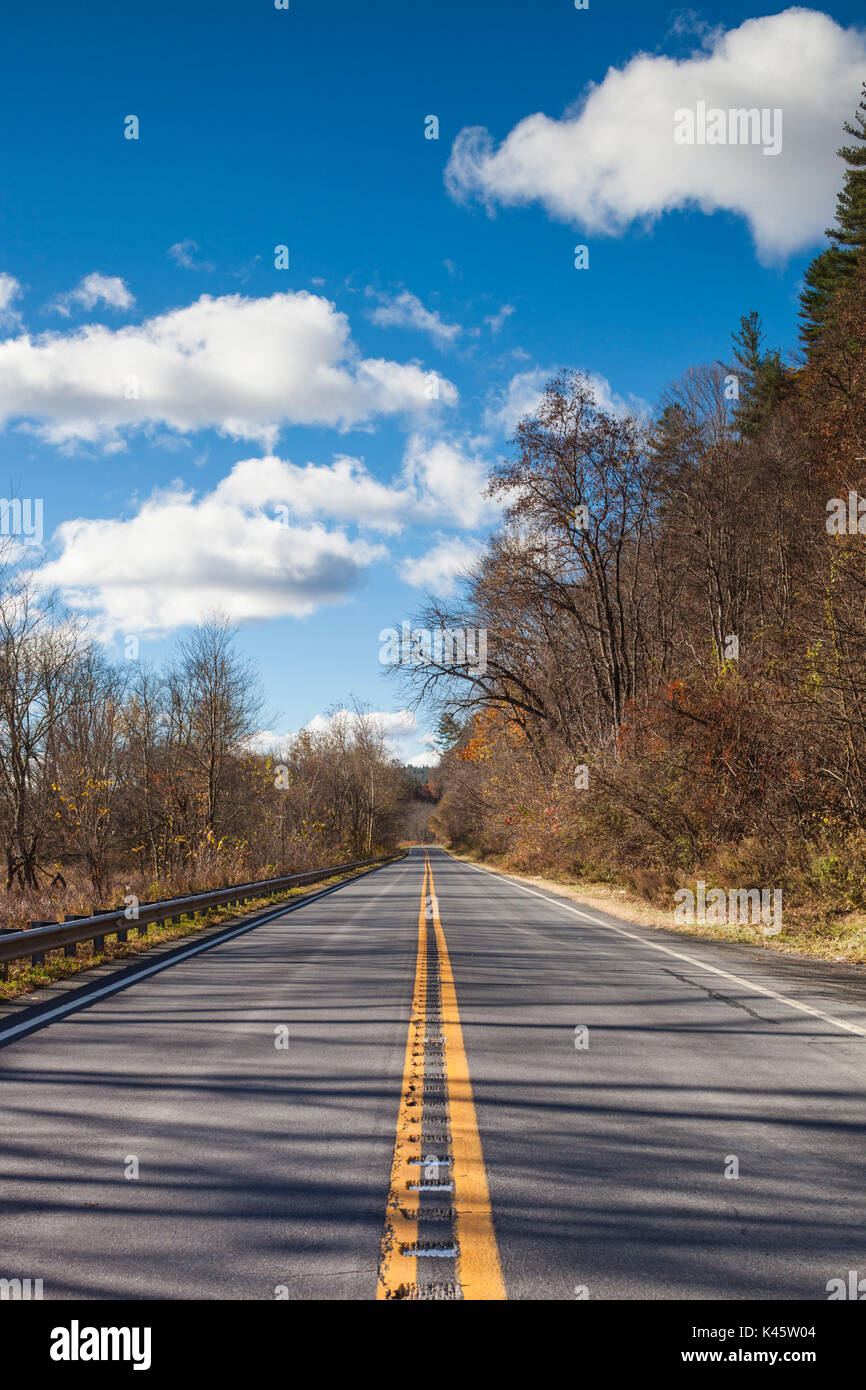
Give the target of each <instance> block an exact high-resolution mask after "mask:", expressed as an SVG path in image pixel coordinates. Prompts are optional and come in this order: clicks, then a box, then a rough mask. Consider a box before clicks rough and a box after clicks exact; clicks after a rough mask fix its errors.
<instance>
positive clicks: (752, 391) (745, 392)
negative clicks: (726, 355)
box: [732, 309, 788, 436]
mask: <svg viewBox="0 0 866 1390" xmlns="http://www.w3.org/2000/svg"><path fill="white" fill-rule="evenodd" d="M732 336H733V342H734V359H735V361H736V369H735V375H736V377H737V383H738V389H739V393H740V394H739V399H738V401H737V406H736V423H737V429H738V431H739V433H740V434H741V435H746V436H751V435H753V434H755V432H756V431H757V429H758V428H759V426H760V425H761V423H762V421H763V420H765V419H766V417H767V416H768V415H770V414H771V413H772V411H774V410H775V408H776V406H777V405H778V404H779V401H780V400H781V398H782V396H783V395H784V392H785V388H786V385H787V382H788V375H787V373H786V371H785V368H784V367H783V365H782V359H781V357H780V356H779V351H778V349H777V348H773V349H772V350H768V351H765V350H764V348H763V341H764V330H763V328H762V327H761V319H760V316H759V314H758V312H757V310H756V309H753V310H752V312H751V313H750V314H744V315H743V317H742V318H741V319H740V331H739V333H734V334H733V335H732Z"/></svg>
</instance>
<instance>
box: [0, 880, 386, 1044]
mask: <svg viewBox="0 0 866 1390" xmlns="http://www.w3.org/2000/svg"><path fill="white" fill-rule="evenodd" d="M396 862H399V861H396ZM380 867H384V865H382V866H380ZM372 872H373V870H372V869H368V870H367V873H372ZM366 877H367V874H356V875H355V877H354V878H347V879H345V880H344V881H343V882H342V883H332V884H331V886H330V887H329V888H323V889H322V891H321V892H320V893H312V894H310V896H309V897H306V898H304V900H303V902H299V903H287V904H286V905H285V906H284V907H276V908H274V910H273V912H268V913H267V914H266V915H265V916H264V917H257V918H256V920H255V921H254V922H246V923H244V925H243V926H242V927H232V929H231V930H230V931H227V932H225V933H223V934H222V935H219V934H218V935H215V936H211V937H208V939H207V941H199V942H198V943H197V944H196V945H195V946H190V948H189V950H188V951H180V952H179V953H178V954H177V955H175V956H171V957H170V959H168V960H161V961H157V962H156V963H155V964H154V965H148V966H146V967H145V969H144V970H139V971H137V973H136V974H134V975H124V977H123V979H122V980H114V981H111V982H109V983H108V984H107V985H103V986H102V987H101V989H94V990H91V991H90V992H89V993H88V994H84V995H80V996H79V997H78V998H77V999H70V1000H69V1002H68V1003H66V1004H58V1006H57V1008H56V1009H46V1011H45V1012H44V1013H40V1014H35V1015H34V1016H33V1018H27V1019H24V1020H23V1021H22V1022H21V1023H15V1024H13V1025H12V1027H11V1028H0V1045H2V1044H3V1043H5V1042H6V1041H7V1040H8V1039H9V1038H14V1037H17V1035H18V1034H19V1033H27V1032H32V1031H33V1029H34V1028H39V1027H41V1025H42V1024H43V1023H47V1022H48V1021H49V1020H50V1019H52V1018H60V1017H62V1015H63V1014H68V1013H71V1012H72V1010H73V1009H84V1008H86V1007H87V1005H88V1004H90V1003H91V1002H92V1001H93V1000H94V999H99V998H100V997H101V996H102V995H105V994H116V993H117V991H118V990H119V989H126V988H127V987H128V986H129V985H134V984H137V983H138V981H139V980H143V979H145V978H146V977H147V976H148V975H155V974H156V973H157V971H159V970H168V969H169V968H170V967H171V966H172V965H177V964H178V963H179V962H180V961H182V960H187V959H188V957H189V956H197V955H199V953H200V952H201V951H206V950H207V949H208V947H210V946H221V945H222V943H223V942H224V941H231V940H232V938H233V937H235V936H243V934H244V932H248V931H255V929H256V927H263V926H264V925H265V923H266V922H272V921H273V920H274V918H275V917H282V916H284V915H285V913H287V912H297V910H298V908H300V907H306V906H307V905H308V904H309V903H313V902H315V901H316V899H317V898H324V897H326V896H327V894H328V893H336V891H337V889H338V888H346V887H348V885H349V884H350V883H357V882H358V880H359V879H362V878H366ZM67 978H69V979H71V978H72V977H71V976H67Z"/></svg>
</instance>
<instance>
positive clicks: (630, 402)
mask: <svg viewBox="0 0 866 1390" xmlns="http://www.w3.org/2000/svg"><path fill="white" fill-rule="evenodd" d="M555 375H556V369H555V368H554V367H530V368H528V369H527V370H526V371H523V372H517V373H516V375H515V376H513V377H512V378H511V380H510V381H509V382H508V384H507V386H505V387H504V389H502V390H501V391H497V392H494V393H493V395H492V396H491V398H490V400H489V401H488V404H487V406H486V407H485V411H484V422H485V425H486V426H487V428H488V429H495V430H498V431H499V432H500V433H501V434H504V435H506V436H507V437H508V438H511V436H512V435H513V434H514V431H515V430H516V428H517V426H518V424H519V423H520V421H521V420H522V419H523V418H524V416H526V415H534V413H535V411H536V410H537V409H538V407H539V405H540V404H541V398H542V396H543V395H544V388H545V386H546V385H547V383H548V382H549V381H550V380H551V378H552V377H554V376H555ZM586 376H587V377H588V378H589V381H590V383H591V385H592V388H593V392H594V394H595V400H596V404H597V405H598V406H599V407H600V408H601V409H602V410H605V411H607V413H608V414H609V415H645V414H647V413H648V412H649V406H648V405H647V403H646V401H645V400H642V399H641V397H640V396H634V395H632V394H630V393H628V394H627V395H625V396H621V395H619V394H618V393H617V392H616V391H614V389H613V387H612V386H611V384H610V382H609V381H608V379H607V377H605V376H601V375H600V373H598V372H587V373H586Z"/></svg>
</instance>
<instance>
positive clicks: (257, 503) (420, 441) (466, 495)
mask: <svg viewBox="0 0 866 1390" xmlns="http://www.w3.org/2000/svg"><path fill="white" fill-rule="evenodd" d="M487 471H488V464H487V462H486V460H485V459H484V458H483V457H482V456H480V455H476V454H474V453H473V452H472V451H471V450H470V449H469V447H468V446H467V445H466V444H465V443H464V442H463V441H461V440H460V439H447V438H443V439H435V440H425V439H424V438H422V437H421V436H420V435H417V434H416V435H412V436H411V437H410V439H409V442H408V445H407V449H406V455H405V458H404V460H403V465H402V468H401V470H400V472H399V473H398V475H397V476H396V478H394V479H392V480H388V481H382V480H381V479H379V478H377V477H375V476H374V475H373V474H372V473H371V472H370V471H369V469H368V468H367V466H366V464H365V463H364V461H363V460H362V459H357V458H352V457H350V456H349V455H346V454H340V455H338V456H337V457H336V458H335V459H334V461H333V462H332V463H330V464H316V463H306V464H304V465H300V464H295V463H292V462H290V461H289V460H287V459H281V458H278V457H276V455H274V454H268V455H266V456H264V457H263V458H249V459H242V460H241V461H240V462H239V463H236V464H235V466H234V468H233V469H232V471H231V473H229V474H228V476H227V477H226V478H224V479H223V480H222V482H220V483H219V484H218V486H217V488H216V491H215V494H214V495H215V497H216V498H217V499H218V500H220V501H221V502H224V503H226V504H227V505H230V506H247V507H250V506H254V507H259V508H269V509H271V510H272V511H274V510H276V509H280V508H282V509H284V511H285V513H286V515H287V517H288V519H290V520H292V521H295V520H301V521H304V520H309V519H312V518H326V519H327V520H329V521H333V522H340V523H344V522H354V523H356V524H357V525H358V526H361V527H367V528H370V529H373V530H379V531H383V532H394V533H396V532H399V531H402V530H403V528H404V527H406V526H411V525H428V524H430V523H431V522H432V523H448V524H449V525H451V526H454V527H458V528H460V529H466V530H471V529H472V528H473V527H475V526H477V525H479V524H480V523H482V522H487V521H489V522H492V521H493V520H495V518H496V517H497V516H498V514H499V512H498V507H497V504H496V503H494V502H493V501H491V500H490V499H487V498H485V497H484V495H483V494H484V492H485V489H486V486H487Z"/></svg>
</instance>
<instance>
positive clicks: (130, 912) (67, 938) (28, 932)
mask: <svg viewBox="0 0 866 1390" xmlns="http://www.w3.org/2000/svg"><path fill="white" fill-rule="evenodd" d="M399 857H400V856H399V855H393V854H380V855H379V856H378V858H376V859H358V860H356V861H355V862H354V863H351V864H335V865H332V866H331V867H330V868H327V869H312V870H310V872H309V873H305V874H287V875H286V876H285V877H284V878H265V879H260V880H259V882H257V883H239V884H237V885H236V886H235V887H234V888H217V889H216V890H214V891H213V892H211V893H192V894H190V895H189V896H188V897H184V898H166V899H165V900H164V901H163V902H159V903H138V904H137V905H136V906H135V907H132V906H130V907H119V908H110V909H109V910H108V911H105V912H95V913H93V915H92V916H91V917H69V918H67V920H66V921H65V922H50V923H47V924H46V925H44V926H38V927H30V928H24V929H23V930H21V931H16V930H14V929H10V928H3V929H0V979H5V978H6V976H7V974H8V968H7V967H8V965H9V962H10V961H14V960H26V959H27V958H28V956H29V958H30V961H31V963H32V964H33V965H44V964H45V956H46V954H47V952H48V951H59V950H62V951H63V953H64V955H67V956H75V954H76V947H77V946H78V943H79V942H80V941H92V942H93V946H94V951H95V952H97V953H98V952H99V951H102V950H104V948H105V938H106V937H107V936H116V937H117V939H118V940H119V941H126V940H127V937H128V934H129V932H130V931H137V932H138V933H139V935H140V936H144V935H145V934H146V933H147V929H148V927H152V926H154V925H155V924H159V925H162V924H164V923H165V922H171V921H174V922H179V921H180V919H181V917H195V916H197V915H199V914H200V913H203V912H207V911H208V909H209V908H212V907H226V906H227V905H229V904H234V905H235V906H236V907H240V906H241V905H242V904H243V903H246V902H249V901H250V899H252V898H263V897H267V896H268V894H270V893H279V892H280V891H281V890H282V889H283V888H292V887H294V888H300V887H303V885H304V884H305V883H321V882H322V880H323V879H326V878H333V877H334V875H335V874H345V873H349V872H350V871H351V870H352V869H366V868H372V867H373V865H375V864H384V863H386V862H387V861H388V860H389V859H394V858H399Z"/></svg>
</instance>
